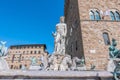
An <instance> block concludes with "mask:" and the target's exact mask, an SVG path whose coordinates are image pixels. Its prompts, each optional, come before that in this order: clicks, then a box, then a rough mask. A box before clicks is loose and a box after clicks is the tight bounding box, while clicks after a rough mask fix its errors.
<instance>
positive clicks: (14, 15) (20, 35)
mask: <svg viewBox="0 0 120 80" xmlns="http://www.w3.org/2000/svg"><path fill="white" fill-rule="evenodd" d="M63 15H64V0H0V40H2V41H7V46H10V45H16V44H37V43H38V44H46V45H47V50H48V51H49V52H50V53H52V51H53V48H54V38H53V37H52V34H51V33H52V31H55V25H56V24H57V23H59V18H60V16H63Z"/></svg>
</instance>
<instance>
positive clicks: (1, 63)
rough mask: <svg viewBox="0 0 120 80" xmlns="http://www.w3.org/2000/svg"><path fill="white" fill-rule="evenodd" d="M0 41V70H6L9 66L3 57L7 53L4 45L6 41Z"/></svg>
mask: <svg viewBox="0 0 120 80" xmlns="http://www.w3.org/2000/svg"><path fill="white" fill-rule="evenodd" d="M0 43H1V45H0V70H8V69H9V66H8V64H7V62H6V60H5V59H4V58H5V57H6V56H7V54H8V52H7V47H5V44H6V42H4V41H0Z"/></svg>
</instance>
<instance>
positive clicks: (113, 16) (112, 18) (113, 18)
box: [110, 11, 115, 21]
mask: <svg viewBox="0 0 120 80" xmlns="http://www.w3.org/2000/svg"><path fill="white" fill-rule="evenodd" d="M110 17H111V20H112V21H115V14H114V12H112V11H110Z"/></svg>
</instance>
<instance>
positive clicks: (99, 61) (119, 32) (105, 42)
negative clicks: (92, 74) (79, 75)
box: [64, 0, 120, 70]
mask: <svg viewBox="0 0 120 80" xmlns="http://www.w3.org/2000/svg"><path fill="white" fill-rule="evenodd" d="M64 12H65V13H64V16H65V23H66V24H67V37H66V53H69V54H70V55H72V56H73V57H74V56H77V57H79V58H82V57H84V58H85V64H86V66H87V69H90V68H91V66H92V65H95V69H96V70H106V67H107V63H108V58H109V50H108V47H109V46H110V44H111V40H112V38H114V39H116V40H117V44H118V45H117V47H118V48H119V49H120V0H110V1H109V0H65V11H64Z"/></svg>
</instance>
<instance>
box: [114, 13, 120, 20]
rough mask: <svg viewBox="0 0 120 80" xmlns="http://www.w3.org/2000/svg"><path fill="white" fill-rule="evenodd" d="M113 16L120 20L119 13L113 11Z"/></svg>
mask: <svg viewBox="0 0 120 80" xmlns="http://www.w3.org/2000/svg"><path fill="white" fill-rule="evenodd" d="M115 18H116V21H120V14H119V13H118V12H117V11H115Z"/></svg>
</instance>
